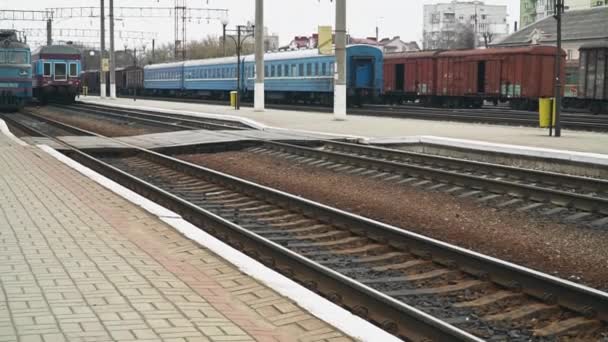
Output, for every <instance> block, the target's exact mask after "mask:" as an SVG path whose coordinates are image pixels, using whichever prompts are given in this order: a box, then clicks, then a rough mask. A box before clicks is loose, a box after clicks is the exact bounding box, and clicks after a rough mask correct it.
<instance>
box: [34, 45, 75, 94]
mask: <svg viewBox="0 0 608 342" xmlns="http://www.w3.org/2000/svg"><path fill="white" fill-rule="evenodd" d="M32 60H33V63H32V65H33V71H34V83H33V86H34V97H36V98H37V99H38V101H40V102H41V103H46V102H48V101H53V102H62V103H71V102H74V99H75V97H76V94H77V93H78V88H79V86H80V78H79V75H80V51H79V50H78V49H76V48H75V47H73V46H70V45H48V46H42V47H40V48H38V49H36V50H35V51H34V53H33V54H32Z"/></svg>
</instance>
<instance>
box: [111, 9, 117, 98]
mask: <svg viewBox="0 0 608 342" xmlns="http://www.w3.org/2000/svg"><path fill="white" fill-rule="evenodd" d="M114 57H115V56H114V0H110V98H112V99H115V98H116V79H115V78H116V65H115V59H114Z"/></svg>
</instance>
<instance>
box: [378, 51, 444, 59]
mask: <svg viewBox="0 0 608 342" xmlns="http://www.w3.org/2000/svg"><path fill="white" fill-rule="evenodd" d="M442 51H443V50H427V51H410V52H397V53H387V54H385V55H384V59H385V60H391V59H402V58H425V57H433V56H435V55H437V54H438V53H440V52H442Z"/></svg>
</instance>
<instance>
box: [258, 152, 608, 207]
mask: <svg viewBox="0 0 608 342" xmlns="http://www.w3.org/2000/svg"><path fill="white" fill-rule="evenodd" d="M265 143H266V144H270V145H274V146H277V148H279V147H280V149H282V150H285V151H290V153H294V154H298V155H302V156H309V157H315V158H318V159H328V160H331V161H332V162H336V163H341V164H346V165H353V166H359V167H367V168H372V169H375V170H377V171H379V172H382V171H384V172H391V173H396V174H401V175H408V176H413V177H417V178H421V179H432V180H435V181H439V182H444V183H449V184H455V185H459V186H467V187H473V188H475V189H484V190H486V191H488V192H490V193H500V194H509V195H512V196H515V197H526V198H530V199H532V200H535V201H538V202H551V203H554V204H557V205H560V206H564V207H574V208H576V209H580V210H583V211H589V212H600V213H603V214H606V215H608V198H602V197H594V196H589V195H583V194H578V193H572V192H569V191H563V190H556V189H547V188H543V187H540V186H535V185H529V184H520V183H516V182H510V181H507V180H500V179H492V178H486V177H480V176H476V175H472V174H464V173H460V172H456V171H449V170H441V169H435V168H432V167H428V166H420V165H414V164H406V163H402V162H394V161H387V160H379V159H374V158H371V157H367V156H360V155H352V154H346V153H339V152H332V151H323V150H318V149H314V148H308V147H303V146H294V145H289V144H284V143H279V142H265ZM473 165H474V164H473ZM564 178H565V177H564Z"/></svg>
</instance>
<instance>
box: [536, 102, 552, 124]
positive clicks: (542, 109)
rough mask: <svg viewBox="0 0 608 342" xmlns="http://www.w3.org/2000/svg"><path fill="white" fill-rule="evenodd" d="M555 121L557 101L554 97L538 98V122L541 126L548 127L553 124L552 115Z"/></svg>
mask: <svg viewBox="0 0 608 342" xmlns="http://www.w3.org/2000/svg"><path fill="white" fill-rule="evenodd" d="M552 114H553V123H555V101H553V99H552V98H543V99H539V100H538V123H539V126H540V128H547V127H549V125H550V124H551V115H552Z"/></svg>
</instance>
